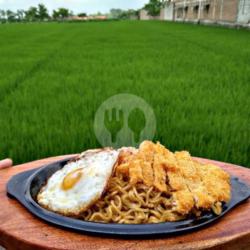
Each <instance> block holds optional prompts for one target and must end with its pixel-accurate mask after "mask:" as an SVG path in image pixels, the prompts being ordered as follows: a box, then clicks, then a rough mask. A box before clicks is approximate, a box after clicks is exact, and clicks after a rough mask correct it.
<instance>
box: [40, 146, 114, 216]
mask: <svg viewBox="0 0 250 250" xmlns="http://www.w3.org/2000/svg"><path fill="white" fill-rule="evenodd" d="M118 155H119V152H118V151H116V150H113V149H100V150H88V151H86V152H84V153H82V154H81V155H80V156H79V157H78V158H77V159H76V160H75V161H72V162H69V163H68V164H66V165H65V166H64V167H63V168H62V169H60V170H58V171H57V172H55V173H54V174H53V175H52V176H51V177H50V178H49V179H48V181H47V184H46V185H45V186H43V187H42V189H41V190H40V192H39V193H38V196H37V201H38V203H39V204H40V205H41V206H42V207H44V208H46V209H49V210H51V211H54V212H57V213H60V214H63V215H66V216H79V215H80V213H82V212H84V211H86V210H87V209H88V208H89V207H90V206H91V205H93V204H94V203H95V202H96V201H97V200H98V199H100V198H101V196H102V194H103V193H104V191H105V188H106V186H107V184H108V181H109V179H110V177H111V175H112V173H113V170H114V167H115V165H116V162H117V159H118Z"/></svg>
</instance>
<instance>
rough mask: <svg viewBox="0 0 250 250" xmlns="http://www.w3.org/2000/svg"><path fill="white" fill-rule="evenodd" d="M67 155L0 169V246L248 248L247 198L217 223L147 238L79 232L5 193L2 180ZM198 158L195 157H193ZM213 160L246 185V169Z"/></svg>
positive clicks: (248, 173)
mask: <svg viewBox="0 0 250 250" xmlns="http://www.w3.org/2000/svg"><path fill="white" fill-rule="evenodd" d="M66 157H69V156H60V157H53V158H48V159H43V160H39V161H34V162H30V163H26V164H23V165H19V166H15V167H14V168H9V169H4V170H0V245H2V246H4V247H6V248H7V249H48V248H50V249H96V250H97V249H119V250H123V249H138V250H141V249H143V250H145V249H170V250H173V249H174V250H179V249H181V250H186V249H189V250H191V249H195V250H197V249H223V250H227V249H237V250H242V249H250V199H249V200H248V201H246V202H245V203H243V204H241V205H239V206H238V207H236V208H235V209H233V210H232V211H231V212H229V213H228V214H226V215H225V216H224V217H223V218H222V219H220V220H219V221H218V222H216V223H214V224H212V225H210V226H208V227H206V228H203V229H200V230H198V231H195V232H192V233H188V234H183V235H179V236H172V237H161V238H154V239H147V240H140V239H137V240H131V239H119V238H102V237H97V236H90V235H84V234H79V233H75V232H71V231H67V230H63V229H59V228H57V227H54V226H52V225H48V224H47V223H45V222H43V221H41V220H39V219H37V218H35V217H34V216H33V215H32V214H31V213H29V212H28V211H27V210H26V209H25V208H23V207H22V205H20V204H19V203H18V202H17V201H16V200H14V199H10V198H8V197H7V196H6V183H7V182H8V180H9V179H10V178H11V177H12V176H13V175H15V174H17V173H20V172H22V171H25V170H29V169H33V168H37V167H40V166H41V165H44V164H48V163H50V162H53V161H56V160H60V159H63V158H66ZM197 159H198V158H197ZM199 160H201V161H203V162H213V163H215V164H217V165H219V166H221V167H222V168H224V169H225V170H227V171H228V172H230V173H231V174H233V175H236V176H238V177H240V178H241V179H242V180H244V181H245V182H246V183H248V184H250V170H249V169H247V168H243V167H240V166H235V165H232V164H227V163H221V162H215V161H209V160H205V159H199Z"/></svg>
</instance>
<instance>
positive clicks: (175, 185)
mask: <svg viewBox="0 0 250 250" xmlns="http://www.w3.org/2000/svg"><path fill="white" fill-rule="evenodd" d="M164 167H165V169H166V172H167V177H168V184H169V186H170V188H171V191H172V194H173V204H174V209H175V211H176V212H178V213H180V214H188V213H189V212H190V211H191V210H192V208H193V207H194V199H193V195H192V193H191V192H190V190H189V189H188V186H187V184H186V180H185V178H184V177H183V175H182V170H181V167H180V166H179V165H178V163H177V160H176V159H175V157H174V154H173V153H171V152H169V153H168V154H167V155H166V157H165V164H164Z"/></svg>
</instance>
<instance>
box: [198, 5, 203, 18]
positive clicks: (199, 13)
mask: <svg viewBox="0 0 250 250" xmlns="http://www.w3.org/2000/svg"><path fill="white" fill-rule="evenodd" d="M201 1H202V0H199V11H198V20H200V19H201Z"/></svg>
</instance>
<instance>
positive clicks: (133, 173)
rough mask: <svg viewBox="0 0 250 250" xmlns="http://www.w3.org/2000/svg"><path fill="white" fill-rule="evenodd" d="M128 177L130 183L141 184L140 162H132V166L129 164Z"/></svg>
mask: <svg viewBox="0 0 250 250" xmlns="http://www.w3.org/2000/svg"><path fill="white" fill-rule="evenodd" d="M129 177H130V183H131V184H136V183H139V182H143V176H142V166H141V161H140V160H134V161H133V164H132V163H130V166H129Z"/></svg>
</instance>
